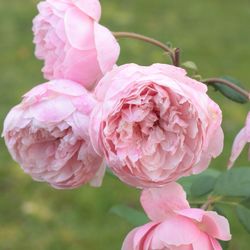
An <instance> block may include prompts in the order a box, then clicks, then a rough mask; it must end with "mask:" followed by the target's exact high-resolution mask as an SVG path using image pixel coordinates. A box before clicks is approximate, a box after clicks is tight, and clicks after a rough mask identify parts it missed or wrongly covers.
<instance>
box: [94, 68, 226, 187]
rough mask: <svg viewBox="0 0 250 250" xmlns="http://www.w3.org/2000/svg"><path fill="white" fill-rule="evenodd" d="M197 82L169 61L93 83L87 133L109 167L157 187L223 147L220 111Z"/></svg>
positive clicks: (200, 165)
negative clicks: (90, 116)
mask: <svg viewBox="0 0 250 250" xmlns="http://www.w3.org/2000/svg"><path fill="white" fill-rule="evenodd" d="M206 92H207V87H206V85H204V84H203V83H200V82H198V81H196V80H193V79H191V78H189V77H187V76H186V72H185V70H183V69H181V68H177V67H174V66H170V65H163V64H154V65H152V66H148V67H143V66H138V65H136V64H128V65H123V66H121V67H116V68H114V69H113V70H112V71H111V72H109V73H108V74H107V75H106V76H104V78H103V79H102V80H101V81H100V82H99V84H98V86H97V87H96V90H95V97H96V98H97V100H98V101H99V105H97V106H96V107H95V109H94V110H93V113H92V118H91V125H90V137H91V140H92V143H93V146H94V148H95V150H96V152H98V153H99V154H100V155H104V156H105V158H106V161H107V163H108V165H109V166H110V168H111V170H112V171H113V172H114V173H115V174H116V175H117V176H118V177H119V178H120V179H121V180H122V181H124V182H126V183H128V184H130V185H132V186H136V187H160V186H164V185H165V184H166V183H169V182H172V181H175V180H177V179H179V178H180V177H182V176H188V175H191V174H197V173H200V172H202V171H203V170H205V169H206V168H207V167H208V165H209V163H210V160H211V158H213V157H216V156H218V155H219V154H220V153H221V151H222V148H223V137H224V136H223V131H222V128H221V120H222V114H221V110H220V108H219V106H218V105H217V104H216V103H214V102H213V101H212V100H211V99H210V98H209V97H208V95H207V94H206Z"/></svg>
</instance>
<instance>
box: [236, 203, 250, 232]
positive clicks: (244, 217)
mask: <svg viewBox="0 0 250 250" xmlns="http://www.w3.org/2000/svg"><path fill="white" fill-rule="evenodd" d="M236 214H237V217H238V219H239V221H240V223H241V224H242V225H243V226H244V228H245V229H246V230H247V231H248V232H249V233H250V209H248V208H246V207H243V206H241V205H238V206H237V207H236Z"/></svg>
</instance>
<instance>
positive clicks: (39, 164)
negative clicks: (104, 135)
mask: <svg viewBox="0 0 250 250" xmlns="http://www.w3.org/2000/svg"><path fill="white" fill-rule="evenodd" d="M95 104H96V102H95V100H94V99H93V97H92V95H91V94H90V93H88V92H87V90H85V89H84V88H83V87H82V86H81V85H80V84H77V83H75V82H72V81H68V80H54V81H51V82H48V83H45V84H41V85H38V86H37V87H35V88H33V89H32V90H31V91H29V92H28V93H27V94H25V95H24V98H23V101H22V102H21V103H20V104H19V105H17V106H15V107H14V108H13V109H12V110H11V111H10V112H9V114H8V115H7V117H6V119H5V122H4V130H3V136H4V139H5V143H6V145H7V147H8V149H9V152H10V154H11V156H12V157H13V159H14V160H15V161H16V162H18V163H19V164H20V166H21V167H22V169H23V170H24V171H25V173H27V174H29V175H31V176H32V178H33V179H34V180H37V181H44V182H48V183H49V184H50V185H51V186H53V187H55V188H59V189H66V188H76V187H79V186H81V185H83V184H85V183H87V182H91V183H93V185H100V183H101V180H102V177H103V173H104V169H103V166H102V158H101V157H100V156H98V155H97V154H96V153H95V151H94V149H93V147H92V145H91V142H90V138H89V133H88V127H89V116H90V113H91V111H92V109H93V107H94V105H95Z"/></svg>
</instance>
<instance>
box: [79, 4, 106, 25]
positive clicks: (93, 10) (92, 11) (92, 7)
mask: <svg viewBox="0 0 250 250" xmlns="http://www.w3.org/2000/svg"><path fill="white" fill-rule="evenodd" d="M75 5H76V6H77V7H78V8H79V9H81V10H82V11H83V12H85V13H86V14H87V15H89V16H90V17H92V18H93V19H94V20H95V21H97V22H98V21H99V19H100V17H101V4H100V2H99V0H76V1H75Z"/></svg>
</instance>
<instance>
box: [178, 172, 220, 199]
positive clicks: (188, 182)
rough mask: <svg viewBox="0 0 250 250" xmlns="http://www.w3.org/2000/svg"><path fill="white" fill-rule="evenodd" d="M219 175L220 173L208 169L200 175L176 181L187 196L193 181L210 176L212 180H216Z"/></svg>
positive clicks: (189, 193)
mask: <svg viewBox="0 0 250 250" xmlns="http://www.w3.org/2000/svg"><path fill="white" fill-rule="evenodd" d="M220 174H221V172H220V171H218V170H215V169H211V168H210V169H207V170H205V171H204V172H202V173H201V174H198V175H191V176H188V177H183V178H181V179H180V180H178V183H180V184H181V185H182V187H183V188H184V190H185V191H186V193H187V195H191V187H192V184H193V182H194V181H195V180H197V179H199V178H200V177H201V176H212V177H214V178H217V177H218V176H219V175H220Z"/></svg>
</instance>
